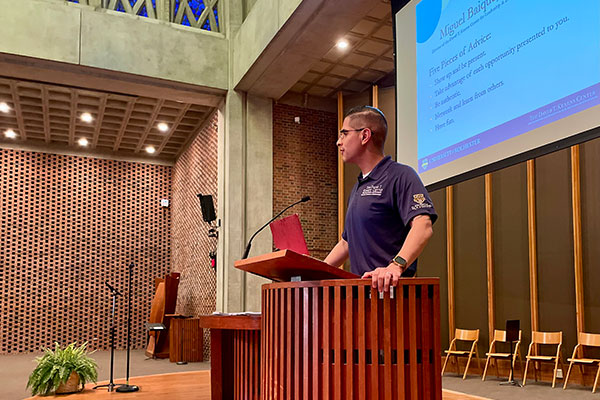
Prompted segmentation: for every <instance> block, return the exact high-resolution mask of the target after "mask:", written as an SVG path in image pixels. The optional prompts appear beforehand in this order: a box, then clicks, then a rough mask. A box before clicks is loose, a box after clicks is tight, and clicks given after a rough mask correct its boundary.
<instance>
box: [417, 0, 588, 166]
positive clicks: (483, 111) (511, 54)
mask: <svg viewBox="0 0 600 400" xmlns="http://www.w3.org/2000/svg"><path fill="white" fill-rule="evenodd" d="M415 13H416V41H417V43H416V75H417V76H416V79H417V87H416V89H417V93H416V94H417V131H418V132H417V136H418V139H417V154H418V157H417V158H418V171H419V173H422V172H424V171H428V170H431V169H433V168H436V167H439V166H441V165H444V164H446V163H448V162H451V161H453V160H456V159H458V158H461V157H463V156H465V155H468V154H470V153H473V152H476V151H479V150H482V149H484V148H486V147H488V146H492V145H494V144H497V143H500V142H502V141H505V140H507V139H510V138H513V137H516V136H519V135H526V134H528V132H530V131H532V130H533V129H536V128H538V127H541V126H543V125H546V124H549V123H551V122H553V121H556V120H559V119H562V118H564V117H567V116H569V115H571V114H575V113H577V112H580V111H582V110H585V109H586V108H589V107H592V106H595V105H598V104H600V100H599V99H600V96H599V92H600V51H599V49H600V26H599V23H600V21H599V16H600V1H597V0H573V1H553V0H552V1H550V0H423V1H421V2H420V3H419V4H417V6H416V7H415Z"/></svg>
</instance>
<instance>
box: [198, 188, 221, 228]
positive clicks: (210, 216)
mask: <svg viewBox="0 0 600 400" xmlns="http://www.w3.org/2000/svg"><path fill="white" fill-rule="evenodd" d="M197 196H198V199H200V207H201V208H202V219H203V220H204V221H206V222H213V221H214V220H215V219H217V215H216V214H215V204H214V203H213V198H212V196H211V195H210V194H207V195H202V194H198V195H197Z"/></svg>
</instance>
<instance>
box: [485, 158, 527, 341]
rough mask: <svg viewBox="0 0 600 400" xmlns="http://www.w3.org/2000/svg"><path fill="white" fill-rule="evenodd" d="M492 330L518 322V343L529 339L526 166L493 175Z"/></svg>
mask: <svg viewBox="0 0 600 400" xmlns="http://www.w3.org/2000/svg"><path fill="white" fill-rule="evenodd" d="M493 180H494V185H493V191H492V194H493V204H494V213H493V224H494V227H493V235H494V311H495V327H496V328H497V329H504V327H505V326H506V320H508V319H518V320H520V321H521V329H522V331H523V336H522V343H525V344H527V343H529V341H530V337H531V307H530V296H529V264H528V257H529V253H528V250H529V245H528V231H527V167H526V164H525V163H521V164H517V165H513V166H512V167H509V168H504V169H502V170H500V171H496V172H494V173H493Z"/></svg>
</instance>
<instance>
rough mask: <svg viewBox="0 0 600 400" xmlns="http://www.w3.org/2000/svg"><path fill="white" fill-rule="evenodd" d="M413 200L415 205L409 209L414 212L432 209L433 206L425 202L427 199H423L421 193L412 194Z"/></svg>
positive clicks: (423, 196)
mask: <svg viewBox="0 0 600 400" xmlns="http://www.w3.org/2000/svg"><path fill="white" fill-rule="evenodd" d="M413 200H414V202H415V203H417V204H415V205H413V206H411V207H410V209H411V210H413V211H416V210H419V209H422V208H431V207H433V205H431V204H429V202H427V199H426V198H425V195H424V194H423V193H418V194H413Z"/></svg>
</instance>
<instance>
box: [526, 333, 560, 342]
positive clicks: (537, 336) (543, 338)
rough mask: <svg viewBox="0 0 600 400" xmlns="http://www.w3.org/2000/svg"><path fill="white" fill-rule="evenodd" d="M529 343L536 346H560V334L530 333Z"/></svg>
mask: <svg viewBox="0 0 600 400" xmlns="http://www.w3.org/2000/svg"><path fill="white" fill-rule="evenodd" d="M531 343H536V344H562V331H561V332H536V331H533V332H531Z"/></svg>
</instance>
